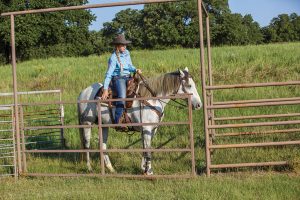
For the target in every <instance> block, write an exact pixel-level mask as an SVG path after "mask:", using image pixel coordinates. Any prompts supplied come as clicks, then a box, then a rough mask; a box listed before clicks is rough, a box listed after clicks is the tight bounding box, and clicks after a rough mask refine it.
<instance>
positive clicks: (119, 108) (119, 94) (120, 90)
mask: <svg viewBox="0 0 300 200" xmlns="http://www.w3.org/2000/svg"><path fill="white" fill-rule="evenodd" d="M129 78H130V77H129V76H114V77H113V78H112V90H113V92H114V93H115V95H116V96H115V98H118V99H119V98H126V89H127V80H129ZM115 106H116V111H115V123H116V124H117V123H119V120H120V118H121V116H122V114H123V112H124V108H125V101H116V102H115Z"/></svg>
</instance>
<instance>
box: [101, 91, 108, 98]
mask: <svg viewBox="0 0 300 200" xmlns="http://www.w3.org/2000/svg"><path fill="white" fill-rule="evenodd" d="M107 97H108V90H104V91H103V94H102V97H101V98H102V99H103V100H106V99H107Z"/></svg>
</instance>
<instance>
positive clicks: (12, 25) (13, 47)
mask: <svg viewBox="0 0 300 200" xmlns="http://www.w3.org/2000/svg"><path fill="white" fill-rule="evenodd" d="M10 32H11V35H10V37H11V63H12V71H13V87H14V114H15V120H16V123H15V130H16V138H17V154H18V170H19V173H21V172H22V166H21V147H20V146H21V145H20V128H19V113H18V90H17V64H16V44H15V18H14V15H11V16H10Z"/></svg>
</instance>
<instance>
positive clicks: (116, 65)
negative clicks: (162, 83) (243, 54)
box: [102, 34, 141, 124]
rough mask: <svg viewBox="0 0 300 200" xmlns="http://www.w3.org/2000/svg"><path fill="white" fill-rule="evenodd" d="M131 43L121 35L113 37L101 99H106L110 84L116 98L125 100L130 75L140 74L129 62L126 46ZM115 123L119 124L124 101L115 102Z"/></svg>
mask: <svg viewBox="0 0 300 200" xmlns="http://www.w3.org/2000/svg"><path fill="white" fill-rule="evenodd" d="M130 43H131V41H128V40H126V39H125V36H124V35H123V34H120V35H118V36H116V37H115V39H114V40H113V42H112V43H111V44H112V45H115V50H114V52H113V53H112V55H111V56H110V58H109V61H108V69H107V72H106V74H105V80H104V92H103V95H102V99H104V100H105V99H107V97H108V87H109V84H110V82H112V90H113V92H114V93H115V94H116V97H117V98H126V89H127V80H128V79H129V78H130V73H141V70H139V69H136V68H135V67H134V66H133V65H132V62H131V58H130V53H129V51H128V50H127V49H126V45H127V44H130ZM115 105H116V111H115V123H116V124H117V123H120V118H121V116H122V114H123V111H124V108H125V101H117V102H116V104H115Z"/></svg>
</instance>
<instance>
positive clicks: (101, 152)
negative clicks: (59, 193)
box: [18, 94, 196, 178]
mask: <svg viewBox="0 0 300 200" xmlns="http://www.w3.org/2000/svg"><path fill="white" fill-rule="evenodd" d="M131 99H134V100H136V101H143V100H145V99H148V100H151V99H156V100H157V99H187V102H188V120H187V121H183V122H159V123H128V124H124V125H126V126H150V125H157V126H174V125H188V127H189V134H188V137H189V145H188V146H189V147H188V148H164V149H136V148H134V149H120V148H117V149H104V148H103V136H102V128H104V127H112V128H113V127H116V126H120V124H103V123H102V121H101V119H102V116H101V107H102V106H103V105H106V104H103V102H109V101H112V102H113V101H120V100H121V101H128V100H131ZM55 103H58V104H62V105H64V104H72V102H69V101H68V102H63V101H62V102H48V103H30V104H27V103H25V104H24V105H23V104H20V105H19V107H20V108H21V109H20V110H22V109H23V107H28V106H43V105H48V104H51V105H53V104H55ZM78 103H95V104H97V110H98V124H94V125H60V126H56V125H54V126H27V125H26V124H23V126H22V128H21V132H22V140H23V141H24V138H26V137H27V136H26V135H24V134H23V133H24V131H26V130H33V129H41V130H46V129H54V128H63V129H68V128H76V129H77V128H98V137H99V140H98V146H99V149H55V150H45V149H43V150H39V149H33V150H28V149H26V148H25V146H24V145H23V144H24V143H19V144H18V145H21V146H22V147H20V148H21V149H22V151H21V152H22V158H23V160H22V166H23V172H24V173H26V175H28V176H31V175H32V176H60V175H59V174H51V173H28V171H27V165H28V163H27V162H26V155H25V154H28V153H47V154H51V153H52V154H53V153H60V154H61V153H86V152H90V153H99V156H100V170H101V172H100V174H97V176H103V177H132V178H134V177H145V176H139V175H128V174H127V175H126V174H106V173H105V165H104V153H133V152H135V153H143V152H157V153H162V152H165V153H171V152H178V153H190V154H191V158H190V160H191V172H190V174H181V175H176V174H174V175H153V176H151V177H152V178H162V177H165V178H168V177H169V178H170V177H173V178H184V177H194V176H195V175H196V163H195V150H194V134H193V124H192V119H193V118H192V104H191V94H183V95H172V96H164V97H150V98H149V97H148V98H144V97H141V98H125V99H108V100H85V101H77V102H73V104H78ZM21 113H22V112H21ZM21 118H22V117H21ZM62 176H68V174H64V175H62ZM69 176H76V174H69ZM77 176H91V174H78V175H77Z"/></svg>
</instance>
